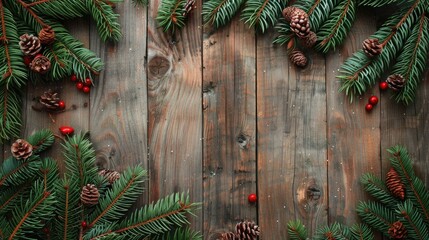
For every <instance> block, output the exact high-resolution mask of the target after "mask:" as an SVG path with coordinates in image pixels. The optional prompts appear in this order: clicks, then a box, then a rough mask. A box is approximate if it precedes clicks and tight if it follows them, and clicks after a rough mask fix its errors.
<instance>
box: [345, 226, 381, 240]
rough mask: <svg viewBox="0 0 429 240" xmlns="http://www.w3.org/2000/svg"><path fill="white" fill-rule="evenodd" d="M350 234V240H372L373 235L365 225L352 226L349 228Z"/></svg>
mask: <svg viewBox="0 0 429 240" xmlns="http://www.w3.org/2000/svg"><path fill="white" fill-rule="evenodd" d="M350 232H351V240H362V239H365V240H374V239H375V237H374V234H373V233H372V231H371V228H369V227H368V226H367V225H366V224H358V223H356V224H354V225H353V226H352V227H351V228H350Z"/></svg>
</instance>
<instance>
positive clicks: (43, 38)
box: [39, 26, 55, 45]
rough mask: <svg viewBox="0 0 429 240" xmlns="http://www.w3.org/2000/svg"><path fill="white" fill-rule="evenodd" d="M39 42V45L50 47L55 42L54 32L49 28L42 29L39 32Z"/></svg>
mask: <svg viewBox="0 0 429 240" xmlns="http://www.w3.org/2000/svg"><path fill="white" fill-rule="evenodd" d="M39 40H40V43H41V44H44V45H51V44H52V43H53V42H54V41H55V32H54V30H53V29H52V27H51V26H46V27H43V28H42V30H40V32H39Z"/></svg>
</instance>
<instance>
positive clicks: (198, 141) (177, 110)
mask: <svg viewBox="0 0 429 240" xmlns="http://www.w3.org/2000/svg"><path fill="white" fill-rule="evenodd" d="M160 2H161V1H159V0H155V1H151V3H150V5H149V21H148V47H147V53H148V106H149V108H148V111H149V112H148V116H149V118H148V119H149V129H148V133H149V135H148V136H149V137H148V144H149V145H148V146H149V166H150V167H149V168H150V199H151V200H157V199H159V198H160V197H164V196H166V195H169V194H171V193H173V192H182V191H188V190H189V193H190V195H191V201H193V202H201V201H202V173H201V169H202V131H203V127H202V93H201V86H202V72H201V67H202V66H201V59H202V56H201V42H202V41H201V40H202V28H201V25H200V24H201V12H200V11H201V10H200V9H201V2H200V1H197V4H196V9H195V11H192V14H191V15H190V17H189V19H188V20H189V21H187V22H186V26H185V27H184V28H183V29H182V30H180V31H178V32H176V34H175V35H172V34H171V33H168V32H163V31H162V29H161V28H159V27H158V23H157V22H156V20H155V17H156V15H157V11H158V7H159V4H160ZM197 216H198V217H197V218H193V219H192V220H193V227H194V228H195V229H202V219H203V218H202V212H201V211H200V212H198V213H197Z"/></svg>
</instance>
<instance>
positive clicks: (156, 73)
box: [149, 56, 170, 78]
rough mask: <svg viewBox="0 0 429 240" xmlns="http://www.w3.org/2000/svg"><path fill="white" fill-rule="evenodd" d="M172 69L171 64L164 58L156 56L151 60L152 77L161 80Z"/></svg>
mask: <svg viewBox="0 0 429 240" xmlns="http://www.w3.org/2000/svg"><path fill="white" fill-rule="evenodd" d="M169 69H170V62H169V61H168V59H167V58H165V57H162V56H155V57H153V58H152V59H151V60H149V74H150V75H151V76H152V77H157V78H160V77H162V76H164V75H165V74H166V73H167V72H168V70H169Z"/></svg>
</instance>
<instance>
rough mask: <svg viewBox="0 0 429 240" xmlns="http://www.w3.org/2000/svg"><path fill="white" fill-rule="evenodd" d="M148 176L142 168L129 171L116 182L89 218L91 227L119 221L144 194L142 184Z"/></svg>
mask: <svg viewBox="0 0 429 240" xmlns="http://www.w3.org/2000/svg"><path fill="white" fill-rule="evenodd" d="M146 176H147V171H145V170H143V168H142V167H141V166H136V167H134V168H129V169H127V170H126V171H125V172H124V173H122V175H121V177H120V178H119V179H118V180H116V181H115V182H114V183H113V185H112V188H111V189H109V190H108V191H107V192H106V194H105V196H104V197H103V198H102V199H100V200H99V204H98V205H97V207H96V209H95V210H94V212H93V213H92V214H91V215H90V217H89V223H88V226H89V227H93V226H95V225H96V224H97V223H99V222H101V223H103V222H104V221H116V220H119V219H120V218H121V217H123V215H124V214H125V213H126V211H127V210H128V208H129V207H130V206H131V205H132V203H133V202H134V201H135V200H136V199H137V198H138V196H139V195H140V194H141V193H142V192H143V186H142V183H143V182H144V180H145V178H146Z"/></svg>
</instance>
